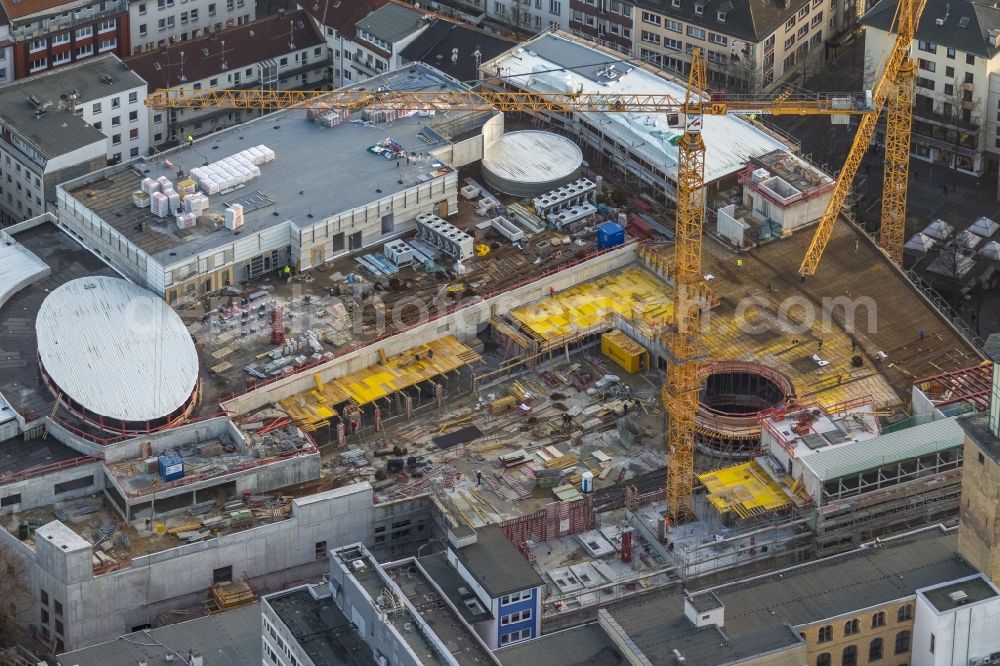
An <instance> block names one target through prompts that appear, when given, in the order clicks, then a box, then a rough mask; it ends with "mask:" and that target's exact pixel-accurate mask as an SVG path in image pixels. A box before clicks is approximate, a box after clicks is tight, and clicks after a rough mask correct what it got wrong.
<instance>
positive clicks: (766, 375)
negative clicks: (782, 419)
mask: <svg viewBox="0 0 1000 666" xmlns="http://www.w3.org/2000/svg"><path fill="white" fill-rule="evenodd" d="M700 375H701V384H702V389H701V393H700V395H699V399H698V414H697V417H696V420H697V428H698V447H699V448H700V449H701V450H702V451H703V452H705V453H710V454H712V455H716V456H722V457H725V458H748V457H750V456H752V455H753V454H754V452H755V451H757V450H758V449H759V448H760V417H761V416H762V415H764V414H767V413H770V412H772V411H773V410H776V409H783V408H785V407H787V406H788V403H789V402H790V401H791V400H792V398H794V389H793V387H792V384H791V382H790V381H789V380H788V378H787V377H785V376H784V375H783V374H781V373H780V372H777V371H776V370H773V369H772V368H769V367H767V366H766V365H761V364H759V363H750V362H746V361H723V362H719V363H712V364H709V365H706V366H704V367H703V368H702V369H701V372H700Z"/></svg>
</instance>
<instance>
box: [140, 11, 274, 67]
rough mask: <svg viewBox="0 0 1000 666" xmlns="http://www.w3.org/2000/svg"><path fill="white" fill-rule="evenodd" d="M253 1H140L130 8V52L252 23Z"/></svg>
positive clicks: (148, 49)
mask: <svg viewBox="0 0 1000 666" xmlns="http://www.w3.org/2000/svg"><path fill="white" fill-rule="evenodd" d="M256 14H257V10H256V4H255V3H254V2H253V0H211V2H210V1H209V0H138V1H137V2H136V1H133V2H130V3H129V7H128V20H129V35H130V37H131V42H130V44H129V53H132V54H133V55H134V54H137V53H143V52H145V51H152V50H153V49H158V48H163V47H166V46H170V45H171V44H175V43H177V42H184V41H187V40H189V39H196V38H198V37H202V36H204V35H206V34H208V33H210V32H220V31H222V30H228V29H229V28H233V27H236V26H240V25H244V24H245V23H249V22H251V21H253V20H254V19H255V18H256Z"/></svg>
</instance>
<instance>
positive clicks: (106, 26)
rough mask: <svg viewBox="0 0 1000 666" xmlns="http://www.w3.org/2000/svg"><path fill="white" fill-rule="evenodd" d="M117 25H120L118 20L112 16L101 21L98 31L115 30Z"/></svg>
mask: <svg viewBox="0 0 1000 666" xmlns="http://www.w3.org/2000/svg"><path fill="white" fill-rule="evenodd" d="M116 27H118V20H117V19H113V18H111V19H105V20H103V21H101V25H100V26H98V28H97V32H108V31H109V30H114V29H115V28H116Z"/></svg>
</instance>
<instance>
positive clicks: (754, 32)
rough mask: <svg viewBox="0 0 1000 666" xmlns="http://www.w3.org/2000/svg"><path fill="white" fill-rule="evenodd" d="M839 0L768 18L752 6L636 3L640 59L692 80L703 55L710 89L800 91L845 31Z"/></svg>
mask: <svg viewBox="0 0 1000 666" xmlns="http://www.w3.org/2000/svg"><path fill="white" fill-rule="evenodd" d="M836 8H837V4H836V0H795V1H792V2H785V3H782V4H779V5H776V6H771V7H769V8H768V9H767V10H766V11H765V10H762V9H761V7H759V6H758V5H756V4H755V3H753V2H749V0H737V1H736V2H733V1H732V0H637V2H636V8H635V12H634V14H635V27H634V29H633V33H632V37H633V39H632V41H633V43H634V49H633V54H634V55H636V56H639V57H640V58H642V59H643V60H644V61H645V62H647V63H649V64H651V65H653V66H655V67H660V68H663V69H668V70H672V71H674V72H679V73H682V74H686V73H687V68H688V66H689V63H690V60H691V52H692V50H693V49H694V48H695V47H697V48H699V49H700V50H701V53H702V55H703V57H704V58H705V61H706V69H707V70H708V79H709V82H710V83H712V84H714V85H716V86H719V87H725V88H727V89H734V90H741V91H749V92H761V91H767V90H771V89H773V88H774V87H775V86H776V85H777V84H779V83H781V82H783V81H793V82H795V83H800V80H801V79H805V78H807V77H808V76H809V75H811V74H812V73H813V71H814V70H815V68H816V67H818V66H820V65H822V63H823V43H824V40H826V39H829V38H830V36H831V35H832V34H833V33H834V32H835V31H836V30H837V29H838V26H839V25H840V22H839V21H838V18H837V16H835V13H836Z"/></svg>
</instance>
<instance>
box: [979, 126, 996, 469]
mask: <svg viewBox="0 0 1000 666" xmlns="http://www.w3.org/2000/svg"><path fill="white" fill-rule="evenodd" d="M997 116H998V117H1000V113H998V114H997ZM979 464H980V465H985V464H986V457H985V456H984V455H983V454H982V453H980V454H979Z"/></svg>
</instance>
